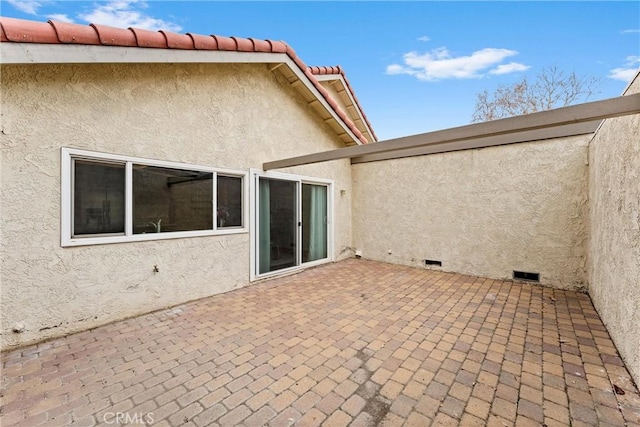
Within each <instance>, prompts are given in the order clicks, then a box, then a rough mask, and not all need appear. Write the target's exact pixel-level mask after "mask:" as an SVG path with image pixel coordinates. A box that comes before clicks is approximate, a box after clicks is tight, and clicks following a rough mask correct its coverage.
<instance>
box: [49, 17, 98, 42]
mask: <svg viewBox="0 0 640 427" xmlns="http://www.w3.org/2000/svg"><path fill="white" fill-rule="evenodd" d="M49 24H50V25H51V26H52V27H53V29H54V30H55V31H56V35H57V37H58V40H59V41H60V43H76V44H100V38H99V37H98V33H96V30H95V28H93V27H90V26H81V27H80V28H78V26H77V25H75V24H68V23H66V22H58V21H49Z"/></svg>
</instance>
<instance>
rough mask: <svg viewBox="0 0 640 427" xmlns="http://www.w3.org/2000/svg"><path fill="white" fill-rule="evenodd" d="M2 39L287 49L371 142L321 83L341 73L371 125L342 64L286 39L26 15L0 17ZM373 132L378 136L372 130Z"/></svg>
mask: <svg viewBox="0 0 640 427" xmlns="http://www.w3.org/2000/svg"><path fill="white" fill-rule="evenodd" d="M0 41H2V42H5V43H6V42H13V43H47V44H79V45H98V44H100V45H105V46H118V47H139V48H158V49H184V50H190V49H191V50H192V49H197V50H225V51H238V52H267V53H285V54H287V56H289V58H290V59H291V60H292V61H293V62H294V63H295V64H296V65H297V66H298V67H299V68H300V71H301V72H302V73H303V74H304V75H305V77H306V78H307V79H309V82H310V83H311V84H312V85H313V86H314V87H315V88H316V90H317V91H318V92H319V93H320V95H321V96H322V97H323V98H324V99H325V101H326V102H327V104H329V106H330V107H331V108H332V109H333V110H334V112H335V113H336V115H337V116H338V117H340V119H341V120H342V122H343V123H344V124H345V125H346V126H347V128H349V130H350V131H351V132H352V133H353V135H354V136H355V137H356V138H358V140H360V142H362V143H364V144H367V143H369V142H373V141H368V140H367V138H366V137H365V136H364V135H363V134H362V132H360V130H359V129H358V128H357V127H356V126H355V124H354V123H353V122H352V121H351V120H350V119H349V118H348V116H347V115H346V113H345V112H344V111H342V110H341V109H340V107H339V105H338V103H337V102H336V101H335V100H334V99H333V98H332V97H331V95H330V93H329V92H328V91H327V90H326V89H325V88H324V87H323V86H322V85H321V84H320V82H319V81H318V79H316V77H315V76H316V75H322V74H340V75H341V76H342V78H343V79H344V81H345V82H346V84H347V87H348V89H349V91H350V92H351V95H352V96H353V99H354V100H356V104H357V107H358V108H359V109H360V112H361V113H362V115H363V117H364V118H365V120H366V121H367V124H368V125H369V128H370V129H371V125H370V124H369V121H368V120H367V118H366V116H365V115H364V112H363V110H362V108H361V107H360V104H359V103H358V101H357V98H356V97H355V94H354V93H353V90H352V89H351V86H350V85H349V82H348V80H347V79H346V77H345V75H344V72H343V71H342V68H341V67H339V66H337V67H307V65H306V64H305V63H304V61H302V59H301V58H300V57H299V56H298V55H297V54H296V52H295V51H294V50H293V48H292V47H291V46H289V45H288V44H286V43H285V42H282V41H273V40H258V39H253V38H242V37H223V36H217V35H211V36H204V35H200V34H193V33H186V34H176V33H172V32H169V31H163V30H161V31H157V32H156V31H149V30H142V29H139V28H128V29H123V28H114V27H109V26H106V25H98V24H90V25H80V24H69V23H65V22H58V21H48V22H35V21H27V20H23V19H15V18H5V17H0ZM372 136H373V138H374V139H376V137H375V135H374V134H373V131H372Z"/></svg>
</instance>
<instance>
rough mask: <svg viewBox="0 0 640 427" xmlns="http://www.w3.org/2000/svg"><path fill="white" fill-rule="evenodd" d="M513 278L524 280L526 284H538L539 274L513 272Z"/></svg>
mask: <svg viewBox="0 0 640 427" xmlns="http://www.w3.org/2000/svg"><path fill="white" fill-rule="evenodd" d="M513 278H514V279H516V280H526V281H527V282H538V283H540V273H531V272H529V271H516V270H513Z"/></svg>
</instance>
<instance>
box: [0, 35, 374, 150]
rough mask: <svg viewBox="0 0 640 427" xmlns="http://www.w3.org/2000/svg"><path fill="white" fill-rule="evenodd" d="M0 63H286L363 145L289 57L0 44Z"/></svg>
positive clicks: (194, 51)
mask: <svg viewBox="0 0 640 427" xmlns="http://www.w3.org/2000/svg"><path fill="white" fill-rule="evenodd" d="M0 62H1V63H2V64H138V63H139V64H144V63H166V64H179V63H201V64H206V63H241V64H247V63H254V64H259V63H262V64H275V63H283V64H286V65H287V66H288V67H289V69H290V70H291V71H293V73H294V74H295V75H296V77H297V78H298V79H299V80H300V81H301V82H302V83H304V85H305V86H306V87H307V88H308V89H309V90H310V91H311V92H312V93H313V95H314V96H315V97H316V98H317V99H318V101H319V102H320V103H321V104H322V105H323V107H324V108H325V109H326V110H327V111H328V112H329V114H331V116H332V117H333V118H334V119H335V120H336V121H337V122H338V123H340V127H342V128H343V129H344V131H345V132H346V133H347V134H348V135H349V136H350V137H351V139H352V140H353V141H355V142H356V144H358V145H362V142H361V141H360V140H359V139H358V138H357V137H356V136H355V135H354V134H353V132H352V131H351V129H349V127H348V126H347V125H346V124H345V123H344V122H343V121H342V119H341V118H340V117H339V116H338V114H337V113H336V112H335V111H334V110H333V108H331V106H330V105H329V103H328V102H327V101H326V100H325V99H324V97H323V96H322V94H321V93H320V92H319V91H318V89H317V88H316V87H315V86H314V85H313V83H311V82H310V81H309V78H308V77H307V76H306V75H305V74H304V72H303V71H302V70H300V68H299V67H298V65H297V64H296V63H295V62H293V60H291V58H289V56H288V55H287V54H286V53H269V52H238V51H223V50H187V49H154V48H141V47H121V46H102V45H72V44H39V43H13V42H2V43H0Z"/></svg>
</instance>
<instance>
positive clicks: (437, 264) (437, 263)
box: [422, 259, 442, 267]
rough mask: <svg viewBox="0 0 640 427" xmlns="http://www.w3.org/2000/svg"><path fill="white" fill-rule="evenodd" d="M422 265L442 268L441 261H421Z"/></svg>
mask: <svg viewBox="0 0 640 427" xmlns="http://www.w3.org/2000/svg"><path fill="white" fill-rule="evenodd" d="M422 262H423V263H424V265H435V266H436V267H442V261H436V260H434V259H423V260H422Z"/></svg>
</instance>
